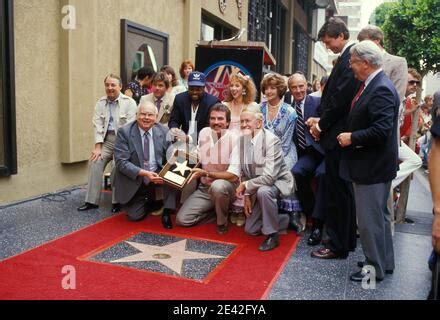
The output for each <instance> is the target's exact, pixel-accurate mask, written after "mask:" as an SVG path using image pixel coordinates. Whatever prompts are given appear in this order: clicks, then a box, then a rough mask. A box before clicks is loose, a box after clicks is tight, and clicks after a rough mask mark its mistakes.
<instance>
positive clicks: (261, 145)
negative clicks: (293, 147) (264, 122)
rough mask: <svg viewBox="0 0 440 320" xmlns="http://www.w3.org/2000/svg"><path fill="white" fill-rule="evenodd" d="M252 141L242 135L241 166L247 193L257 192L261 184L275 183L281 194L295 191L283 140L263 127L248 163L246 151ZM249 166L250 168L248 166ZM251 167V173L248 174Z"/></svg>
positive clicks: (289, 193) (284, 194)
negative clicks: (284, 152) (250, 160)
mask: <svg viewBox="0 0 440 320" xmlns="http://www.w3.org/2000/svg"><path fill="white" fill-rule="evenodd" d="M249 143H250V141H249V140H247V141H246V137H245V136H242V137H240V145H239V148H240V166H241V172H242V179H243V181H247V182H246V193H249V194H255V193H256V192H257V190H258V188H259V187H261V186H273V185H275V186H276V187H277V188H278V190H279V191H280V193H281V196H283V197H287V196H289V195H291V194H292V193H293V191H294V184H295V181H294V178H293V176H292V173H291V172H290V170H289V169H288V168H287V165H286V163H285V162H284V157H283V150H282V148H281V141H280V140H279V139H278V137H277V136H275V135H274V134H273V133H271V132H270V131H269V130H266V129H262V131H261V136H259V138H258V139H257V141H256V145H255V146H252V150H253V161H252V164H246V163H245V162H246V161H245V158H244V152H245V150H246V147H248V146H249ZM246 166H248V168H246ZM247 169H250V171H251V175H250V176H248V175H246V172H247Z"/></svg>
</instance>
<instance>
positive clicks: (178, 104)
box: [168, 91, 220, 141]
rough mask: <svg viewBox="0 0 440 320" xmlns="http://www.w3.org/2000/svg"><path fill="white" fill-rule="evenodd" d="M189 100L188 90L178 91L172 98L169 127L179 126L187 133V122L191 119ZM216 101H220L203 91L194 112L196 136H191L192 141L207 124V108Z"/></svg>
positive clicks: (195, 139)
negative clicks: (195, 112)
mask: <svg viewBox="0 0 440 320" xmlns="http://www.w3.org/2000/svg"><path fill="white" fill-rule="evenodd" d="M191 102H192V101H191V97H190V96H189V93H188V91H185V92H182V93H179V94H178V95H177V96H176V97H175V98H174V103H173V111H172V112H171V117H170V121H169V122H168V127H169V128H170V129H172V128H180V129H182V131H183V132H185V133H186V134H188V130H189V122H190V121H191ZM217 102H220V101H219V100H218V99H217V97H215V96H213V95H211V94H209V93H206V92H204V93H203V97H202V99H201V101H200V103H199V109H198V110H197V114H196V121H197V136H196V137H193V141H198V139H197V137H198V136H199V132H200V130H202V129H203V128H204V127H207V126H209V119H208V115H209V109H210V108H211V107H212V106H213V105H214V104H216V103H217Z"/></svg>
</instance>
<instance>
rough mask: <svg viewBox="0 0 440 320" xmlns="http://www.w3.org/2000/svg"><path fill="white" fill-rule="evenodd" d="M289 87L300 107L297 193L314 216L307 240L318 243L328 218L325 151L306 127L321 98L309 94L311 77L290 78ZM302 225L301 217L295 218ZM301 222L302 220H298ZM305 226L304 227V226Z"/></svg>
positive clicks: (296, 133) (295, 172)
mask: <svg viewBox="0 0 440 320" xmlns="http://www.w3.org/2000/svg"><path fill="white" fill-rule="evenodd" d="M288 86H289V90H290V93H291V95H292V97H293V103H292V107H293V108H294V109H295V110H296V113H297V116H298V117H297V118H296V126H295V131H294V134H293V141H294V142H295V145H296V151H297V153H298V161H297V163H296V164H295V166H294V167H293V169H292V174H293V175H294V177H295V181H296V183H297V185H298V188H297V195H298V198H299V200H300V202H301V205H302V207H303V211H304V213H305V214H306V216H307V217H309V218H310V217H312V218H313V219H314V224H313V230H312V233H311V234H310V237H309V239H308V240H307V243H308V244H309V245H317V244H318V243H320V242H321V238H322V226H323V222H324V219H325V216H324V213H325V209H324V208H323V207H322V206H323V205H324V204H325V202H324V201H325V200H324V195H325V189H324V188H323V183H324V150H323V149H322V147H321V146H320V145H319V143H318V142H317V141H315V139H314V138H313V137H312V135H311V134H310V132H309V130H308V129H307V127H306V126H305V122H306V121H307V119H309V118H310V117H317V115H318V114H317V110H318V107H319V103H320V100H321V99H320V98H318V97H312V96H310V95H308V96H307V80H306V78H305V76H304V75H303V74H301V73H294V74H292V75H291V76H290V77H289V80H288ZM314 177H317V182H318V184H317V189H316V201H315V194H314V192H313V190H312V187H311V180H312V179H313V178H314ZM294 221H295V222H296V223H299V224H301V222H300V221H299V220H298V219H295V220H294ZM298 221H299V222H298ZM300 227H301V229H304V226H300Z"/></svg>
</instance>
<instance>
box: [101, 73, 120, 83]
mask: <svg viewBox="0 0 440 320" xmlns="http://www.w3.org/2000/svg"><path fill="white" fill-rule="evenodd" d="M108 78H112V79H116V80H118V81H119V85H121V86H122V80H121V77H120V76H118V75H117V74H116V73H110V74H109V75H107V76H106V77H105V78H104V83H105V82H106V81H107V79H108Z"/></svg>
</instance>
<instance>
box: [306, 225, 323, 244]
mask: <svg viewBox="0 0 440 320" xmlns="http://www.w3.org/2000/svg"><path fill="white" fill-rule="evenodd" d="M321 239H322V232H321V229H319V228H315V229H313V230H312V233H311V234H310V236H309V238H308V239H307V244H308V245H309V246H316V245H317V244H319V243H320V242H321Z"/></svg>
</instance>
